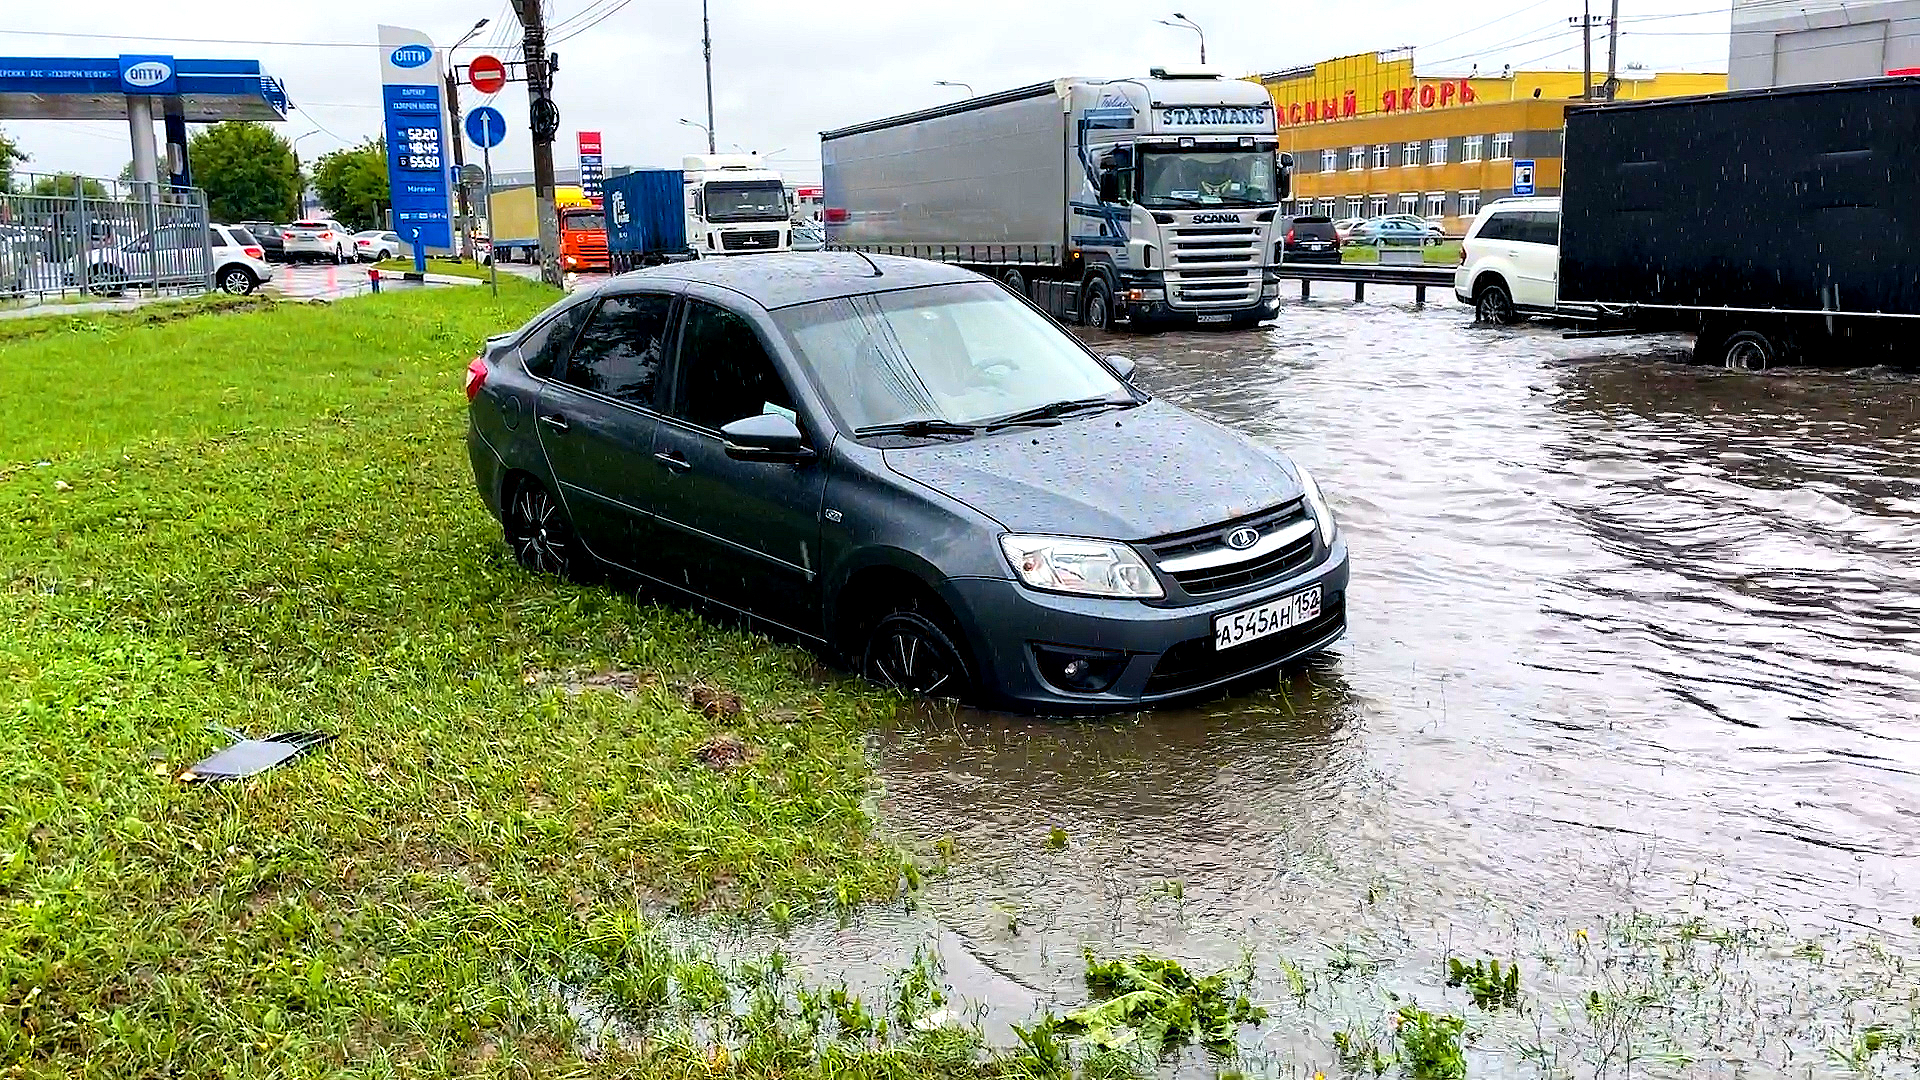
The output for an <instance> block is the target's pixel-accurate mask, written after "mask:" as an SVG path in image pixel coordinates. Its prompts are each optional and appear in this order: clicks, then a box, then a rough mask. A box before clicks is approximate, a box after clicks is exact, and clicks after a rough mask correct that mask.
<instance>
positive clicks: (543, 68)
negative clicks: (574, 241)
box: [513, 0, 563, 287]
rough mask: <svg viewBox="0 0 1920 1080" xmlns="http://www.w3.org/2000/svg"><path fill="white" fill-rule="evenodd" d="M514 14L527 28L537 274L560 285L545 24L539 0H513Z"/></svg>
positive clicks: (553, 112)
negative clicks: (537, 221) (537, 218)
mask: <svg viewBox="0 0 1920 1080" xmlns="http://www.w3.org/2000/svg"><path fill="white" fill-rule="evenodd" d="M513 11H514V14H516V15H518V16H520V25H521V26H522V27H524V28H525V29H526V33H525V35H524V36H523V37H522V39H521V41H522V45H521V55H522V56H523V58H524V60H525V63H526V65H527V112H528V115H529V117H530V120H531V122H530V124H529V125H528V126H529V127H531V128H532V133H533V202H534V209H535V212H536V213H538V214H539V216H540V277H541V278H542V280H544V281H546V283H547V284H549V285H553V286H556V287H559V286H561V285H563V282H562V280H561V276H560V216H559V214H558V213H557V212H556V211H555V210H554V207H553V137H554V135H555V134H556V133H558V132H559V130H560V110H559V108H558V107H557V106H555V105H554V103H553V76H552V74H551V72H550V71H549V68H548V62H547V61H548V57H547V24H546V19H545V16H544V15H543V14H542V13H541V10H540V0H513Z"/></svg>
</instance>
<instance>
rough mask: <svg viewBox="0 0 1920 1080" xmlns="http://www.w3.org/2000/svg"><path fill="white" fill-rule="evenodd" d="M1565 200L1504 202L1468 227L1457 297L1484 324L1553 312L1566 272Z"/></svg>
mask: <svg viewBox="0 0 1920 1080" xmlns="http://www.w3.org/2000/svg"><path fill="white" fill-rule="evenodd" d="M1559 245H1560V200H1559V199H1557V198H1522V199H1499V200H1496V201H1494V202H1491V203H1488V204H1487V205H1486V206H1485V207H1483V208H1482V209H1481V211H1480V213H1479V214H1478V215H1476V216H1475V217H1474V219H1473V224H1472V225H1469V226H1468V227H1467V237H1466V239H1465V240H1464V241H1462V242H1461V244H1460V268H1459V269H1458V270H1455V271H1454V274H1453V295H1454V296H1455V298H1457V299H1458V300H1459V301H1460V302H1461V303H1463V304H1472V305H1473V310H1474V316H1475V318H1477V319H1479V320H1481V321H1482V322H1491V323H1511V322H1515V321H1517V320H1519V319H1521V318H1523V317H1525V316H1526V315H1528V314H1544V313H1551V312H1552V311H1553V310H1554V300H1555V293H1556V292H1558V286H1559V273H1560V246H1559Z"/></svg>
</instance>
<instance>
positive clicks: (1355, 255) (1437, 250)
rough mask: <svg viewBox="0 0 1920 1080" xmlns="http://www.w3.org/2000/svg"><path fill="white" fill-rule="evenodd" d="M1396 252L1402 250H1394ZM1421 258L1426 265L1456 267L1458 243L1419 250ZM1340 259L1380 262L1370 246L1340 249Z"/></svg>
mask: <svg viewBox="0 0 1920 1080" xmlns="http://www.w3.org/2000/svg"><path fill="white" fill-rule="evenodd" d="M1396 250H1404V249H1399V248H1396ZM1420 251H1421V258H1423V259H1425V260H1426V262H1427V264H1428V265H1430V266H1432V265H1439V266H1458V265H1459V263H1460V241H1458V240H1443V241H1441V242H1440V243H1438V244H1434V245H1432V246H1431V247H1424V248H1421V249H1420ZM1340 258H1341V261H1343V262H1350V263H1377V262H1379V261H1380V249H1379V248H1377V247H1373V246H1372V245H1360V244H1348V245H1347V246H1346V247H1344V248H1341V249H1340Z"/></svg>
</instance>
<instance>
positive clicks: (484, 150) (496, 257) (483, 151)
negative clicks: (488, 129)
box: [480, 142, 500, 297]
mask: <svg viewBox="0 0 1920 1080" xmlns="http://www.w3.org/2000/svg"><path fill="white" fill-rule="evenodd" d="M480 160H481V162H482V163H483V167H484V168H485V169H486V170H487V181H486V183H487V196H486V202H487V283H488V284H490V285H492V286H493V295H494V296H496V297H497V296H499V295H500V253H499V252H497V251H495V250H494V249H493V232H494V229H493V144H492V143H491V142H489V143H487V145H485V146H482V147H481V148H480Z"/></svg>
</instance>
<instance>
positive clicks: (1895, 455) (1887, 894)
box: [878, 303, 1920, 993]
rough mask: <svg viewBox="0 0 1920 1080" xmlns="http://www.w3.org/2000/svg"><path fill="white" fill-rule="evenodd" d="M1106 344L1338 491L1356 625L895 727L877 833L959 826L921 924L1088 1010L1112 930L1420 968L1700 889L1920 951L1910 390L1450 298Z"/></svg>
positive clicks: (1201, 953)
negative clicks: (1058, 694)
mask: <svg viewBox="0 0 1920 1080" xmlns="http://www.w3.org/2000/svg"><path fill="white" fill-rule="evenodd" d="M1097 347H1098V348H1099V349H1100V350H1101V351H1107V352H1126V353H1129V354H1132V355H1134V356H1136V357H1138V358H1139V359H1140V361H1141V367H1140V372H1141V374H1140V376H1139V378H1140V381H1141V382H1142V383H1143V385H1145V386H1147V387H1148V388H1150V389H1151V390H1153V391H1154V392H1155V393H1157V394H1160V395H1162V396H1164V397H1166V398H1169V399H1171V400H1173V401H1176V402H1179V403H1181V404H1184V405H1186V406H1188V407H1190V408H1193V409H1196V410H1198V411H1200V412H1203V413H1206V414H1208V415H1210V416H1213V417H1215V418H1216V419H1219V420H1222V421H1223V422H1226V423H1229V424H1231V425H1233V426H1235V427H1238V428H1239V429H1241V430H1242V431H1245V432H1247V433H1248V434H1250V435H1252V436H1254V437H1256V438H1259V439H1263V440H1268V441H1271V442H1273V443H1275V444H1277V445H1279V446H1281V447H1283V448H1285V449H1287V450H1288V451H1290V452H1292V453H1294V454H1295V455H1296V456H1297V457H1298V458H1299V459H1300V460H1301V461H1302V462H1303V463H1305V464H1307V465H1308V466H1310V467H1311V468H1312V469H1313V470H1314V472H1315V474H1316V475H1317V476H1318V477H1319V478H1320V480H1321V483H1322V486H1323V487H1324V488H1325V489H1326V491H1327V493H1328V495H1329V498H1330V500H1331V502H1332V503H1333V504H1334V507H1335V509H1336V511H1337V513H1338V514H1339V516H1340V519H1341V525H1342V528H1343V529H1344V530H1345V531H1346V535H1347V538H1348V541H1349V543H1350V545H1351V548H1352V552H1353V584H1352V587H1351V593H1350V595H1351V601H1350V604H1351V611H1352V629H1351V631H1350V634H1349V637H1348V638H1347V639H1346V640H1345V641H1343V642H1342V643H1341V644H1340V645H1339V646H1338V648H1337V650H1336V652H1335V653H1334V654H1333V655H1331V656H1329V657H1326V658H1323V659H1322V660H1321V661H1320V662H1319V663H1317V664H1316V665H1315V667H1314V668H1313V669H1312V670H1311V671H1310V672H1308V673H1305V674H1303V675H1300V676H1298V677H1296V678H1293V679H1290V680H1288V681H1286V682H1285V683H1282V684H1281V685H1280V686H1277V687H1275V688H1273V689H1270V690H1266V691H1263V692H1259V693H1255V694H1252V695H1248V696H1242V697H1237V698H1231V699H1225V700H1220V701H1215V702H1211V703H1207V704H1204V705H1200V706H1196V707H1193V708H1190V709H1185V710H1177V711H1160V712H1152V713H1146V714H1143V715H1140V716H1137V717H1132V718H1120V719H1107V720H1102V721H1097V722H1087V723H1075V724H1058V723H1051V722H1037V721H1031V720H1026V719H1019V718H1007V717H997V716H989V715H984V714H978V713H970V712H961V713H958V714H949V713H944V712H938V711H934V712H921V713H915V714H912V715H908V716H904V717H903V718H902V720H901V722H900V724H899V727H898V729H897V730H896V731H893V732H891V733H889V735H888V736H887V737H886V738H885V739H884V740H883V742H882V745H881V746H880V747H878V756H879V759H880V762H881V770H882V773H883V777H884V780H885V784H886V792H885V797H884V800H883V803H882V811H883V815H884V817H885V819H886V821H887V822H888V824H889V826H890V827H891V828H893V829H895V830H897V831H899V832H901V833H903V834H905V835H906V836H909V837H912V838H915V839H919V840H932V839H935V838H938V837H943V836H951V837H953V838H954V839H955V840H956V842H957V847H958V850H959V852H960V858H959V866H958V868H957V869H956V871H955V872H954V873H953V874H952V875H951V876H950V877H949V878H948V879H946V880H945V881H944V882H942V883H940V884H938V885H936V886H935V887H933V888H932V889H931V890H930V891H929V893H928V895H927V898H926V903H927V907H928V909H929V912H930V913H931V915H932V916H933V917H934V918H936V919H938V920H939V922H940V923H942V924H944V925H945V926H947V927H948V928H950V930H951V932H954V933H957V934H959V935H961V936H962V938H963V939H964V940H965V941H966V943H967V947H968V949H969V950H971V951H972V952H973V953H975V954H977V955H979V956H981V957H983V958H985V960H986V962H988V963H990V964H992V965H993V966H994V967H995V968H996V969H998V970H1002V971H1005V972H1008V973H1009V975H1010V977H1012V978H1014V979H1016V980H1017V981H1019V982H1021V983H1022V984H1023V985H1031V986H1035V987H1042V988H1049V987H1050V988H1052V989H1053V990H1055V991H1058V992H1062V993H1066V992H1068V991H1069V990H1070V989H1071V988H1072V986H1073V983H1074V977H1075V976H1076V974H1077V972H1078V970H1079V967H1078V965H1079V957H1078V949H1079V947H1080V946H1081V945H1082V944H1085V943H1089V942H1101V943H1107V944H1109V945H1111V946H1134V945H1138V946H1143V947H1149V948H1154V949H1157V950H1160V951H1164V952H1169V953H1171V954H1173V955H1176V956H1182V957H1187V958H1193V959H1196V960H1204V961H1214V962H1227V961H1230V960H1231V959H1232V958H1234V957H1235V956H1237V955H1238V954H1239V951H1240V950H1241V949H1242V948H1243V947H1251V948H1253V949H1254V950H1255V951H1256V952H1259V953H1269V952H1273V953H1278V952H1285V951H1287V950H1289V949H1296V948H1299V947H1301V946H1302V943H1306V944H1308V945H1312V943H1316V942H1327V941H1340V940H1345V939H1347V938H1349V937H1351V936H1352V935H1354V934H1355V933H1359V932H1362V931H1365V932H1368V933H1376V934H1387V935H1389V936H1393V935H1398V938H1399V940H1402V941H1404V942H1408V943H1412V942H1425V943H1427V944H1424V945H1418V946H1410V948H1412V949H1413V954H1412V955H1419V956H1425V955H1426V953H1425V952H1424V951H1423V950H1431V949H1434V948H1441V947H1442V946H1440V945H1438V944H1434V943H1440V942H1448V943H1451V945H1452V947H1454V948H1461V947H1465V946H1470V945H1472V944H1473V943H1474V942H1476V941H1485V940H1490V939H1491V938H1492V937H1496V936H1501V935H1504V937H1502V938H1501V940H1510V939H1511V937H1512V933H1513V930H1514V927H1516V926H1522V925H1527V926H1536V925H1546V924H1553V925H1560V924H1562V923H1564V924H1566V925H1586V920H1590V919H1593V918H1597V917H1602V916H1606V915H1610V914H1615V913H1619V912H1623V911H1627V910H1630V909H1636V908H1642V909H1650V910H1656V911H1657V910H1663V909H1666V908H1669V907H1674V906H1679V905H1682V904H1684V903H1685V902H1686V901H1687V899H1688V898H1689V897H1690V896H1697V895H1698V893H1699V890H1700V889H1702V888H1709V889H1711V890H1712V891H1713V892H1714V893H1715V895H1716V896H1719V897H1721V898H1723V899H1724V900H1725V902H1727V903H1730V904H1734V905H1745V906H1746V907H1748V908H1751V909H1753V910H1759V911H1765V912H1768V913H1771V914H1773V915H1776V916H1778V917H1779V918H1781V919H1784V920H1786V921H1788V922H1792V923H1796V924H1799V925H1830V923H1831V921H1834V920H1838V921H1841V922H1844V923H1846V924H1849V925H1853V926H1865V927H1869V928H1876V929H1879V930H1882V931H1884V932H1886V933H1889V934H1898V933H1901V932H1911V929H1912V927H1911V924H1910V923H1909V917H1910V916H1912V915H1913V914H1914V913H1915V912H1920V878H1916V874H1915V872H1916V870H1920V782H1917V781H1916V778H1915V775H1914V774H1915V771H1916V770H1920V745H1916V740H1917V739H1920V464H1916V463H1920V433H1917V432H1920V382H1916V381H1915V380H1913V379H1912V378H1909V377H1906V376H1900V375H1895V374H1888V373H1884V372H1861V373H1850V374H1839V373H1817V372H1799V373H1790V374H1787V375H1772V376H1767V377H1753V376H1740V375H1729V374H1727V373H1723V372H1719V371H1713V370H1706V369H1700V368H1692V367H1688V366H1685V365H1683V364H1681V363H1679V362H1678V361H1679V360H1680V359H1681V358H1683V357H1684V356H1685V353H1686V342H1684V341H1682V340H1679V339H1671V338H1662V337H1633V338H1598V339H1584V340H1568V339H1565V338H1563V337H1561V336H1560V334H1559V333H1558V332H1557V331H1555V330H1553V329H1551V328H1547V327H1541V326H1537V325H1528V326H1522V327H1518V328H1512V329H1497V330H1496V329H1486V328H1477V327H1473V326H1471V325H1470V321H1469V313H1468V312H1467V311H1466V310H1465V309H1464V308H1455V307H1452V306H1445V305H1442V306H1436V307H1432V308H1428V309H1424V310H1423V309H1416V308H1414V307H1412V306H1411V305H1397V304H1383V303H1375V304H1368V305H1359V306H1353V305H1347V304H1344V303H1328V304H1309V305H1301V306H1289V307H1288V308H1286V309H1285V310H1284V312H1283V316H1282V319H1281V321H1280V324H1279V325H1278V326H1277V327H1275V328H1272V329H1269V330H1266V331H1263V332H1258V333H1239V334H1235V333H1167V334H1162V335H1158V336H1152V337H1140V338H1129V337H1103V338H1101V339H1100V341H1099V342H1098V344H1097ZM1054 827H1058V828H1060V829H1062V830H1064V831H1065V833H1066V836H1067V838H1068V839H1067V843H1066V845H1065V847H1064V848H1060V849H1058V850H1055V849H1053V848H1051V847H1050V846H1049V844H1048V835H1049V830H1050V829H1052V828H1054ZM1382 898H1386V899H1384V900H1383V899H1382Z"/></svg>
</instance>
